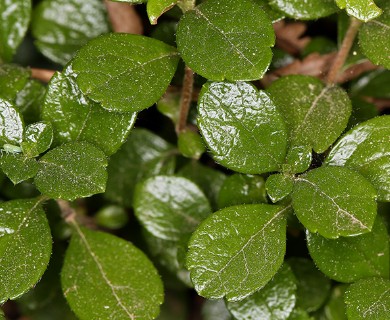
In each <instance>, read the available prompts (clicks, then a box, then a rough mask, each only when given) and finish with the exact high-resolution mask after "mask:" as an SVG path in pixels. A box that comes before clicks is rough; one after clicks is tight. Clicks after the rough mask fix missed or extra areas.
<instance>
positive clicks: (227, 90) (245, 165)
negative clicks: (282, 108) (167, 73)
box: [198, 82, 287, 174]
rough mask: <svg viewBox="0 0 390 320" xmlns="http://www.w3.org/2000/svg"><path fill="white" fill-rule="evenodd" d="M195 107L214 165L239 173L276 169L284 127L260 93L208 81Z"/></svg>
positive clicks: (242, 85) (281, 156)
mask: <svg viewBox="0 0 390 320" xmlns="http://www.w3.org/2000/svg"><path fill="white" fill-rule="evenodd" d="M198 108H199V115H198V126H199V128H200V130H201V133H202V135H203V138H204V139H205V141H206V143H207V145H208V146H209V148H210V149H211V152H212V153H213V156H214V159H215V160H216V161H217V162H219V163H221V164H222V165H224V166H225V167H228V168H229V169H232V170H235V171H238V172H242V173H252V174H254V173H264V172H270V171H277V170H279V169H280V165H281V163H282V162H283V160H284V157H285V152H286V147H287V136H286V132H285V125H284V122H283V120H282V117H281V115H280V114H279V113H278V111H277V110H276V107H275V106H274V104H273V103H272V101H271V100H270V99H269V97H268V95H267V94H266V93H265V92H264V91H257V89H256V88H255V87H254V86H253V85H251V84H249V83H245V82H237V83H226V82H213V83H212V82H209V83H206V84H205V85H204V86H203V89H202V91H201V93H200V99H199V104H198ZM260 137H261V139H260Z"/></svg>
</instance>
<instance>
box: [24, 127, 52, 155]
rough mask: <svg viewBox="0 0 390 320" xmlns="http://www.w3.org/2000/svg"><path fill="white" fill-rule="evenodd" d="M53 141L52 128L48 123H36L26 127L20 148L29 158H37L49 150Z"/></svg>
mask: <svg viewBox="0 0 390 320" xmlns="http://www.w3.org/2000/svg"><path fill="white" fill-rule="evenodd" d="M52 141H53V127H52V126H51V123H50V122H44V121H41V122H36V123H33V124H30V125H29V126H27V127H26V129H25V131H24V134H23V142H22V144H21V147H22V149H23V153H24V154H25V155H26V156H27V157H29V158H32V157H37V156H39V155H40V154H41V153H43V152H45V151H46V150H47V149H49V148H50V146H51V143H52Z"/></svg>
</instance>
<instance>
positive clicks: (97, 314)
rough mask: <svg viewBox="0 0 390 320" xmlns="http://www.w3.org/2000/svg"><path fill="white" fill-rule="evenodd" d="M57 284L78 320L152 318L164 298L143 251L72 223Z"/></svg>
mask: <svg viewBox="0 0 390 320" xmlns="http://www.w3.org/2000/svg"><path fill="white" fill-rule="evenodd" d="M61 282H62V289H63V292H64V295H65V297H66V300H67V301H68V303H69V305H70V307H71V308H72V310H73V311H74V312H75V313H76V315H77V316H78V317H79V318H80V319H81V320H84V319H85V320H90V319H102V320H105V319H118V320H119V319H154V318H156V317H157V315H158V313H159V309H160V305H161V304H162V302H163V298H164V296H163V286H162V282H161V279H160V277H159V276H158V274H157V271H156V269H155V268H154V266H153V265H152V263H151V262H150V260H149V259H148V258H147V257H146V256H145V255H144V254H143V253H142V251H140V250H139V249H137V248H136V247H135V246H133V245H132V244H131V243H130V242H127V241H125V240H122V239H120V238H117V237H115V236H113V235H110V234H107V233H103V232H97V231H92V230H88V229H85V228H82V227H79V226H78V225H76V224H75V232H74V234H73V236H72V238H71V241H70V245H69V248H68V250H67V252H66V256H65V261H64V266H63V268H62V272H61ZM92 297H93V298H92Z"/></svg>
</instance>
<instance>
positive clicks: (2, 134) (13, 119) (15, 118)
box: [0, 98, 23, 146]
mask: <svg viewBox="0 0 390 320" xmlns="http://www.w3.org/2000/svg"><path fill="white" fill-rule="evenodd" d="M22 138H23V119H22V116H21V114H20V113H19V111H18V110H17V109H16V108H15V107H14V106H13V105H12V104H11V103H10V102H8V101H7V100H3V99H1V98H0V145H3V144H11V145H17V146H18V145H19V144H20V143H21V142H22Z"/></svg>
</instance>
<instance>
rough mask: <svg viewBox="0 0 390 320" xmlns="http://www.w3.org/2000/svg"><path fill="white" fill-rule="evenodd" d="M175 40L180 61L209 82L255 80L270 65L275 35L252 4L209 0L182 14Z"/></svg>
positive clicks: (263, 14) (246, 1) (265, 16)
mask: <svg viewBox="0 0 390 320" xmlns="http://www.w3.org/2000/svg"><path fill="white" fill-rule="evenodd" d="M242 17H245V19H243V18H242ZM176 41H177V46H178V49H179V51H180V54H181V57H182V58H183V60H184V62H185V63H186V64H187V65H188V66H189V67H190V68H191V69H192V70H194V71H195V72H196V73H198V74H200V75H201V76H203V77H205V78H207V79H209V80H215V81H222V80H225V79H226V80H230V81H236V80H256V79H260V78H261V77H262V76H263V74H264V73H265V71H266V70H267V68H268V66H269V64H270V62H271V58H272V52H271V49H270V47H272V46H273V45H274V43H275V35H274V32H273V29H272V25H271V21H270V20H269V18H268V17H267V15H266V14H265V13H264V11H263V10H261V8H260V7H259V6H258V5H256V4H255V3H253V2H252V1H249V0H241V1H235V0H224V1H223V2H220V1H218V0H211V1H207V2H205V3H202V4H200V5H198V6H197V7H195V9H194V10H190V11H187V12H186V13H185V14H184V15H183V17H182V18H181V19H180V22H179V25H178V29H177V35H176Z"/></svg>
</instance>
